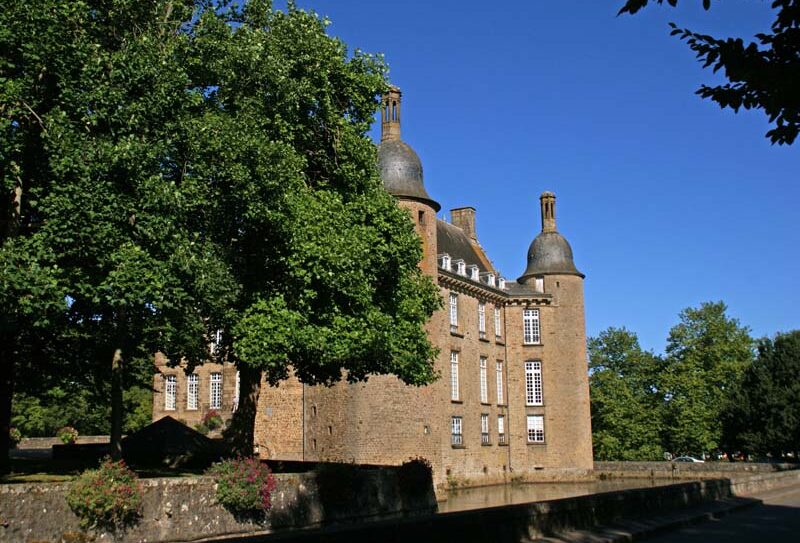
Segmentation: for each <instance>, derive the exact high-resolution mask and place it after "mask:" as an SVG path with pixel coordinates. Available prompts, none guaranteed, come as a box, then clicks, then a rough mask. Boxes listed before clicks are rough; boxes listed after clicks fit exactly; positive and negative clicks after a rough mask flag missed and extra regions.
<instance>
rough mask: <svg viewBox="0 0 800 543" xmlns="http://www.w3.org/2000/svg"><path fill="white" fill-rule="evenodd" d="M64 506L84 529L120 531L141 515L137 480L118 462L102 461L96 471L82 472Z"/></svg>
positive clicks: (139, 491) (140, 497)
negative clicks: (79, 521)
mask: <svg viewBox="0 0 800 543" xmlns="http://www.w3.org/2000/svg"><path fill="white" fill-rule="evenodd" d="M67 504H68V505H69V507H70V509H72V511H73V512H74V513H75V514H76V515H77V516H78V517H79V518H80V519H81V526H83V527H84V528H102V529H112V530H115V529H118V528H121V527H123V526H126V525H129V524H132V523H134V522H135V521H136V520H137V519H138V518H139V516H140V515H141V507H142V490H141V488H140V486H139V478H138V477H137V476H136V474H135V473H134V472H133V471H131V470H130V469H129V468H128V466H126V465H125V462H123V461H122V460H120V461H119V462H114V461H112V460H111V459H110V458H106V459H105V460H103V463H102V464H101V465H100V467H99V468H97V469H90V470H86V471H84V472H83V473H82V474H81V475H80V476H79V477H78V478H77V479H76V480H75V481H74V482H73V483H72V486H71V487H70V489H69V492H67Z"/></svg>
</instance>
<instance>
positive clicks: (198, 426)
mask: <svg viewBox="0 0 800 543" xmlns="http://www.w3.org/2000/svg"><path fill="white" fill-rule="evenodd" d="M194 429H195V430H196V431H198V432H200V433H201V434H203V435H206V434H208V426H206V425H205V424H204V423H202V422H201V423H199V424H195V425H194Z"/></svg>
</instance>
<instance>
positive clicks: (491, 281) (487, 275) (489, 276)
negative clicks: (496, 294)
mask: <svg viewBox="0 0 800 543" xmlns="http://www.w3.org/2000/svg"><path fill="white" fill-rule="evenodd" d="M481 275H483V277H484V280H485V281H486V284H487V285H489V286H490V287H493V286H495V277H494V274H493V273H492V272H486V273H483V274H481Z"/></svg>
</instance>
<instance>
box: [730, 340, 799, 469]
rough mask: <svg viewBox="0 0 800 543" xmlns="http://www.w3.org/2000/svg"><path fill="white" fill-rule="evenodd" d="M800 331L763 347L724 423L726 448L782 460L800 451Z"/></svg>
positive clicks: (760, 343) (767, 342)
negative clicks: (790, 453)
mask: <svg viewBox="0 0 800 543" xmlns="http://www.w3.org/2000/svg"><path fill="white" fill-rule="evenodd" d="M798 375H800V331H798V330H795V331H793V332H789V333H786V334H778V335H777V336H775V338H774V339H769V338H765V339H762V340H761V341H760V342H759V345H758V357H757V358H756V360H755V363H754V364H753V365H752V366H750V367H749V368H748V369H747V371H746V372H745V375H744V378H743V379H742V382H741V384H740V386H739V387H737V389H736V391H735V392H734V394H733V398H734V401H732V402H731V403H730V408H729V410H728V411H727V412H726V413H725V416H724V418H723V422H724V430H725V432H724V433H725V438H726V447H727V448H728V449H729V450H741V451H745V452H748V453H753V454H758V455H766V454H770V455H772V456H773V458H780V457H782V456H784V455H785V454H786V453H787V452H792V453H795V454H796V453H797V452H798V451H800V380H798V378H797V376H798Z"/></svg>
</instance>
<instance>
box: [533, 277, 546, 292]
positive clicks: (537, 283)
mask: <svg viewBox="0 0 800 543" xmlns="http://www.w3.org/2000/svg"><path fill="white" fill-rule="evenodd" d="M533 288H534V289H535V290H536V292H544V277H536V278H534V280H533Z"/></svg>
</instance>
